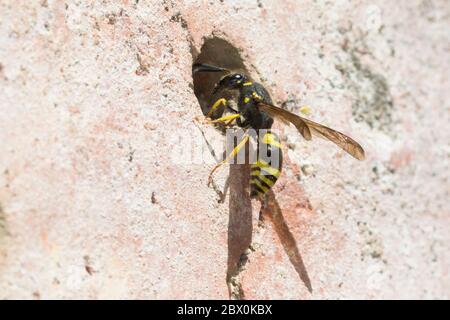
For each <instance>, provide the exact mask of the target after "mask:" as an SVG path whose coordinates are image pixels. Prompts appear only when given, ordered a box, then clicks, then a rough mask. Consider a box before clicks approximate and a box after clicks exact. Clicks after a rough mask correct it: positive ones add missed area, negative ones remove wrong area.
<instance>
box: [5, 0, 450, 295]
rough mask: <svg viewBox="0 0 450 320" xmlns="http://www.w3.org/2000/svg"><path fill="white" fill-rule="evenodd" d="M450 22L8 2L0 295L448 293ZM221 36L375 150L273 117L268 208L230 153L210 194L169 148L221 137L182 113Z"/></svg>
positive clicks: (336, 9) (302, 4)
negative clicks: (357, 155) (206, 55)
mask: <svg viewBox="0 0 450 320" xmlns="http://www.w3.org/2000/svg"><path fill="white" fill-rule="evenodd" d="M449 23H450V6H449V4H448V1H446V0H442V1H438V0H436V1H406V0H405V1H396V2H393V1H387V0H386V1H293V0H292V1H275V0H273V1H270V0H268V1H264V0H258V1H227V0H224V1H214V2H213V1H169V0H167V1H149V2H146V1H139V2H137V1H131V0H129V1H127V0H123V1H66V2H64V1H50V0H48V1H47V0H42V1H8V0H7V1H2V2H1V3H0V88H1V90H0V108H1V112H0V124H1V127H0V141H1V143H2V145H1V146H2V150H1V157H0V298H2V299H4V298H30V299H32V298H35V299H39V298H41V299H49V298H139V299H153V298H156V299H158V298H176V299H180V298H207V299H209V298H223V299H227V298H229V297H230V296H231V297H232V298H247V299H252V298H259V299H311V298H312V299H323V298H326V299H332V298H361V299H366V298H369V299H372V298H447V299H448V298H450V275H449V268H450V232H449V228H450V206H449V203H448V199H449V182H448V172H449V166H448V164H449V155H450V144H449V129H448V125H449V120H450V119H449V114H450V113H449V107H450V105H449V101H450V91H449V90H448V89H449V88H450V81H449V70H450V69H449V64H450V61H449V59H448V57H449V54H450V33H449V29H448V25H449ZM212 36H216V37H219V38H222V39H224V40H226V41H228V42H229V43H231V44H232V45H234V46H235V47H236V48H237V49H238V50H239V52H240V55H241V58H242V59H243V61H244V64H245V66H246V67H247V69H248V70H249V72H250V73H251V75H252V76H253V77H254V78H255V79H259V80H261V81H262V82H263V83H264V84H265V85H266V86H267V88H268V89H269V90H270V92H271V94H272V97H273V99H274V101H275V102H276V103H277V104H282V103H284V105H285V106H286V107H287V108H289V109H291V110H297V107H298V106H301V105H305V104H307V105H310V106H311V109H312V114H311V118H312V119H314V120H316V121H319V122H321V123H324V124H327V125H330V126H332V127H334V128H336V129H340V130H342V131H344V132H346V133H349V134H350V135H351V136H352V137H354V138H355V139H357V140H358V141H360V142H361V143H362V144H363V145H364V147H365V149H366V152H367V159H366V160H365V161H364V162H357V161H355V160H354V159H352V158H350V157H348V156H346V155H345V154H344V153H343V152H342V151H340V150H338V149H337V148H335V147H334V146H333V145H331V144H330V143H327V142H324V141H322V140H317V139H316V140H314V141H312V142H310V143H306V142H305V141H303V140H302V138H301V137H300V136H299V135H298V134H297V133H296V132H295V129H294V128H292V127H290V128H284V129H283V130H282V131H281V132H282V133H283V136H284V139H285V142H286V143H285V145H286V147H285V151H284V152H285V154H286V160H285V167H284V173H283V175H282V177H281V178H280V180H279V182H278V183H277V185H276V187H275V188H274V195H275V198H276V199H274V198H272V199H271V202H270V203H271V205H270V208H271V209H270V210H266V211H264V212H261V214H260V212H259V204H258V203H257V202H253V203H250V202H249V201H248V198H247V197H245V196H241V194H242V192H245V191H248V188H247V187H246V186H245V182H246V181H248V179H247V178H246V177H245V176H244V175H243V173H245V172H246V170H245V169H242V168H237V167H233V168H231V169H230V171H229V170H227V169H222V170H221V171H220V173H218V174H217V178H216V180H217V185H218V186H219V187H220V186H223V184H224V181H225V177H226V176H227V174H228V173H229V172H231V174H232V177H231V179H230V190H229V194H228V195H227V197H226V199H225V201H224V202H223V203H221V202H219V201H218V200H219V198H218V196H217V194H216V192H215V191H214V190H213V189H211V188H208V187H207V186H206V179H207V175H208V172H209V170H210V168H211V166H212V164H204V163H198V164H190V163H177V161H174V157H173V154H174V150H175V149H176V148H179V149H180V148H181V149H183V146H185V144H184V143H180V141H183V140H182V139H183V138H186V137H188V138H189V139H193V140H202V139H204V138H203V137H202V134H201V131H200V130H199V128H200V129H201V130H202V131H203V133H204V135H205V137H206V138H207V139H208V140H211V141H214V140H220V137H221V135H220V133H219V132H218V131H217V130H215V129H214V128H212V127H210V126H208V125H199V127H197V126H195V125H194V123H193V121H192V119H193V117H200V116H201V115H202V113H201V109H200V107H199V103H198V101H197V99H196V97H195V95H194V93H193V85H192V76H191V64H192V61H193V56H192V54H194V55H196V54H198V52H199V51H200V49H201V46H202V44H203V43H204V41H205V37H212ZM188 141H191V140H188ZM219 146H220V144H219ZM218 150H219V151H218V152H219V153H220V148H219V149H218ZM243 184H244V185H243ZM230 199H231V200H230ZM277 207H279V210H277ZM227 282H228V283H227Z"/></svg>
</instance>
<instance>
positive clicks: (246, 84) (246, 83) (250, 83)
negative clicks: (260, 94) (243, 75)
mask: <svg viewBox="0 0 450 320" xmlns="http://www.w3.org/2000/svg"><path fill="white" fill-rule="evenodd" d="M252 84H253V82H251V81H248V82H244V83H243V84H242V85H243V86H251V85H252Z"/></svg>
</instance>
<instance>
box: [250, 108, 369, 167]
mask: <svg viewBox="0 0 450 320" xmlns="http://www.w3.org/2000/svg"><path fill="white" fill-rule="evenodd" d="M258 106H259V107H260V108H261V109H262V110H264V111H266V112H267V113H269V114H270V115H271V116H273V117H278V118H282V119H283V120H285V121H289V122H290V123H292V124H294V125H295V126H296V127H297V129H298V131H300V133H301V134H302V135H303V137H305V139H306V140H310V139H311V132H312V133H314V134H317V135H318V136H321V137H323V138H326V139H328V140H330V141H332V142H334V143H335V144H336V145H338V146H339V147H341V148H342V149H343V150H344V151H346V152H347V153H348V154H350V155H351V156H353V157H354V158H356V159H358V160H364V158H365V154H364V149H363V148H362V147H361V145H360V144H359V143H358V142H356V141H355V140H353V139H352V138H350V137H348V136H346V135H345V134H343V133H341V132H339V131H336V130H334V129H331V128H328V127H326V126H324V125H321V124H319V123H317V122H314V121H311V120H308V119H305V118H302V117H300V116H298V115H296V114H293V113H291V112H289V111H287V110H284V109H281V108H278V107H275V106H271V105H267V104H265V103H260V104H259V105H258ZM303 126H305V127H306V129H307V130H305V128H304V127H303ZM304 132H307V133H306V135H308V134H309V139H308V138H307V136H305V134H304Z"/></svg>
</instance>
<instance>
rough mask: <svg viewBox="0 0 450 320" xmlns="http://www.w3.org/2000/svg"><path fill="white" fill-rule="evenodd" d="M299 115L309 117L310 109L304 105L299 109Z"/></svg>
mask: <svg viewBox="0 0 450 320" xmlns="http://www.w3.org/2000/svg"><path fill="white" fill-rule="evenodd" d="M300 113H302V114H304V115H310V114H311V107H310V106H307V105H304V106H303V107H301V108H300Z"/></svg>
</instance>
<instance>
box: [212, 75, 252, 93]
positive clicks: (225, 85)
mask: <svg viewBox="0 0 450 320" xmlns="http://www.w3.org/2000/svg"><path fill="white" fill-rule="evenodd" d="M245 80H246V77H245V75H243V74H241V73H233V74H229V75H226V76H225V77H223V78H222V79H221V80H220V81H219V83H217V84H216V86H215V87H214V90H213V94H215V93H216V92H218V91H220V90H223V89H238V88H239V87H240V86H242V84H243V83H244V82H245Z"/></svg>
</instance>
